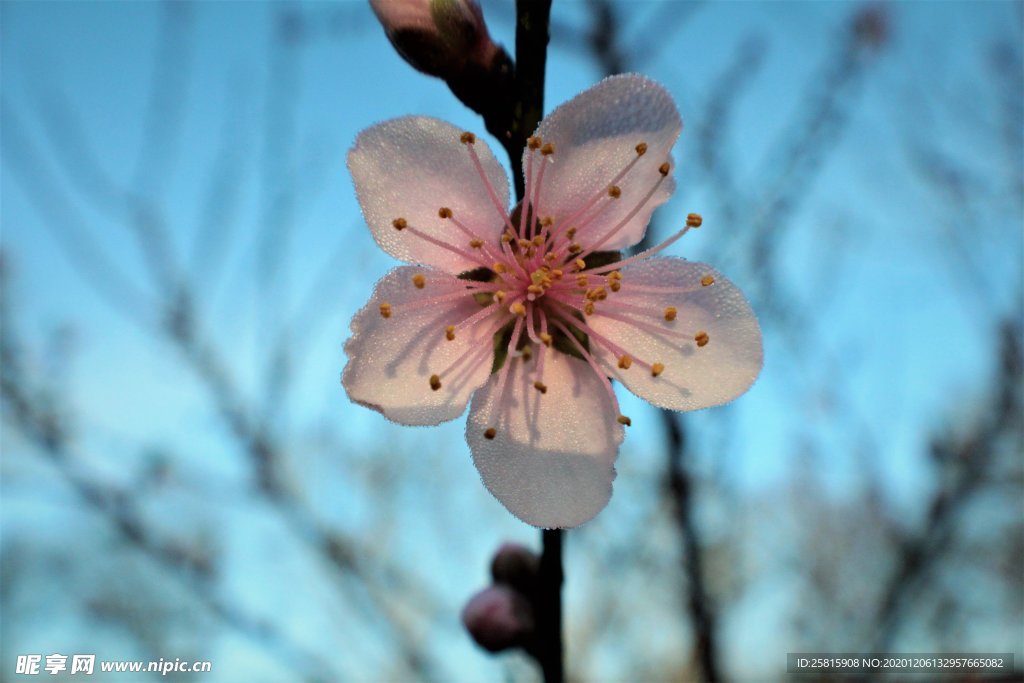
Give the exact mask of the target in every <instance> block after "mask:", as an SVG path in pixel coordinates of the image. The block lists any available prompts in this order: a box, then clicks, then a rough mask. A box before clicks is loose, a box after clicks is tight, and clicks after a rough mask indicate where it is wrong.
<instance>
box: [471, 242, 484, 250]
mask: <svg viewBox="0 0 1024 683" xmlns="http://www.w3.org/2000/svg"><path fill="white" fill-rule="evenodd" d="M469 246H470V247H472V248H473V249H479V248H480V247H482V246H484V241H483V240H470V241H469Z"/></svg>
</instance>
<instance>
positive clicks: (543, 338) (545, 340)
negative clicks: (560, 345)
mask: <svg viewBox="0 0 1024 683" xmlns="http://www.w3.org/2000/svg"><path fill="white" fill-rule="evenodd" d="M552 339H553V337H552V336H551V335H550V334H548V333H547V332H541V333H540V340H541V341H542V342H543V343H544V346H551V340H552Z"/></svg>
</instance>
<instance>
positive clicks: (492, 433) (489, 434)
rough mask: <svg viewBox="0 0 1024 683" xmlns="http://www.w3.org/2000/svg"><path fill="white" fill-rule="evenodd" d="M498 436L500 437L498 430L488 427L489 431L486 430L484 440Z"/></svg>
mask: <svg viewBox="0 0 1024 683" xmlns="http://www.w3.org/2000/svg"><path fill="white" fill-rule="evenodd" d="M497 435H498V430H497V429H495V428H494V427H488V428H487V429H485V430H484V438H485V439H493V438H494V437H496V436H497Z"/></svg>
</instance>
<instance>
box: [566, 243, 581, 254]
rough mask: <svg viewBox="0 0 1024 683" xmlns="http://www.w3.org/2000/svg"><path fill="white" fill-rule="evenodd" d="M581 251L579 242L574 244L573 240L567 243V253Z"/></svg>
mask: <svg viewBox="0 0 1024 683" xmlns="http://www.w3.org/2000/svg"><path fill="white" fill-rule="evenodd" d="M581 251H583V247H582V246H580V245H579V244H576V243H575V242H573V243H572V244H570V245H569V253H570V254H578V253H580V252H581Z"/></svg>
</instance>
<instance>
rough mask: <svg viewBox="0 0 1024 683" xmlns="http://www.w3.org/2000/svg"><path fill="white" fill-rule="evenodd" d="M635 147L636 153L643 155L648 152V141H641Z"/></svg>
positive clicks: (639, 155)
mask: <svg viewBox="0 0 1024 683" xmlns="http://www.w3.org/2000/svg"><path fill="white" fill-rule="evenodd" d="M634 149H636V155H637V156H638V157H642V156H643V155H644V154H647V143H646V142H641V143H640V144H639V145H637V146H636V147H635V148H634Z"/></svg>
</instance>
